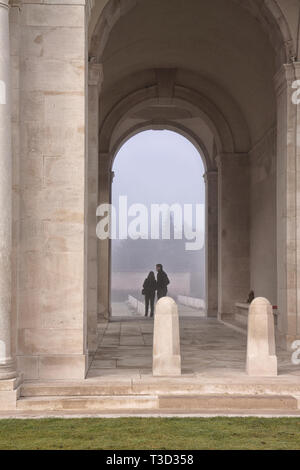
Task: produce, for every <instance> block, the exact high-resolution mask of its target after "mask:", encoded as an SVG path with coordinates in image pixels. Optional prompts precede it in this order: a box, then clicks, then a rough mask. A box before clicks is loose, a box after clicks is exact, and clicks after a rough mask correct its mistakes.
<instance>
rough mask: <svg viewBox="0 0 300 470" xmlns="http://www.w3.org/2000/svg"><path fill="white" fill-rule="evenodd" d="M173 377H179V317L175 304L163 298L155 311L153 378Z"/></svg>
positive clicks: (171, 300)
mask: <svg viewBox="0 0 300 470" xmlns="http://www.w3.org/2000/svg"><path fill="white" fill-rule="evenodd" d="M174 375H181V355H180V335H179V315H178V308H177V305H176V302H175V301H174V300H173V299H171V298H170V297H163V298H162V299H160V300H159V301H158V302H157V304H156V309H155V317H154V336H153V376H154V377H159V376H164V377H168V376H174Z"/></svg>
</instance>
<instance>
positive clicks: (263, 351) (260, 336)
mask: <svg viewBox="0 0 300 470" xmlns="http://www.w3.org/2000/svg"><path fill="white" fill-rule="evenodd" d="M246 371H247V374H248V375H251V376H259V377H275V376H277V356H276V347H275V328H274V316H273V310H272V305H271V304H270V302H269V301H268V300H267V299H264V298H263V297H258V298H257V299H254V300H253V302H252V303H251V305H250V308H249V316H248V341H247V368H246Z"/></svg>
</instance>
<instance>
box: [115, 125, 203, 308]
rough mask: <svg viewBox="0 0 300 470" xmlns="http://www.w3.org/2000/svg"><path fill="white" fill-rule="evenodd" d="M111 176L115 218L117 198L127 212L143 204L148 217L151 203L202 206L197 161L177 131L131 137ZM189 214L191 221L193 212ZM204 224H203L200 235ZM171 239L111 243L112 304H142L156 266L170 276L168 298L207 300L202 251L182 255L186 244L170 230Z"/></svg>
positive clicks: (201, 174)
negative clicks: (130, 301)
mask: <svg viewBox="0 0 300 470" xmlns="http://www.w3.org/2000/svg"><path fill="white" fill-rule="evenodd" d="M113 171H114V173H115V176H114V180H113V185H112V203H113V205H114V207H115V208H116V210H117V217H118V207H119V197H120V196H127V198H128V207H130V205H131V204H136V203H138V204H144V205H145V206H147V208H148V211H149V214H151V209H150V208H151V204H169V205H172V204H175V203H177V204H180V205H181V206H182V207H183V205H184V204H193V205H195V204H205V182H204V179H203V175H204V172H205V170H204V166H203V162H202V159H201V156H200V155H199V153H198V151H197V149H196V148H195V147H194V146H193V145H192V143H191V142H190V141H189V140H187V139H186V138H185V137H183V136H181V135H180V134H177V133H175V132H172V131H167V130H164V131H144V132H141V133H139V134H137V135H135V136H134V137H132V138H131V139H129V140H128V141H127V142H126V143H125V144H124V145H123V146H122V147H121V149H120V151H119V152H118V154H117V155H116V158H115V161H114V165H113ZM193 213H194V219H195V210H193ZM149 217H150V215H149ZM131 220H133V218H130V217H129V218H128V221H129V222H130V221H131ZM171 220H172V222H173V219H172V217H171ZM172 222H171V225H172ZM204 224H205V222H204V220H203V233H205V226H204ZM149 227H150V218H149ZM192 228H195V226H194V225H193V227H192ZM149 232H150V228H149ZM117 233H118V232H117ZM171 234H172V236H171V240H162V239H160V240H151V239H150V233H149V240H141V239H139V240H131V239H128V240H112V242H111V243H112V260H111V262H112V279H111V289H112V290H111V301H112V304H113V303H114V302H124V301H126V300H127V298H128V295H132V296H134V297H137V298H139V299H141V300H142V299H143V297H142V296H141V290H142V285H143V282H144V280H145V278H146V277H147V275H148V273H149V271H154V272H155V265H156V264H157V263H161V264H163V266H164V269H165V271H166V272H167V273H168V275H169V278H170V281H171V283H170V286H169V295H170V296H171V297H174V298H176V296H177V295H179V294H181V295H189V296H191V297H197V298H201V299H205V247H203V248H202V249H201V250H198V251H186V249H185V245H186V242H187V241H188V240H186V239H185V237H183V240H174V237H173V229H172V227H171ZM112 313H114V312H112Z"/></svg>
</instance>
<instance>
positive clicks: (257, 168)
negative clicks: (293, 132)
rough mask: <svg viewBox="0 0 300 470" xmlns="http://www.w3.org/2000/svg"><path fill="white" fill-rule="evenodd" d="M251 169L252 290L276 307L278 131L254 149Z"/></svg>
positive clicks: (270, 132) (251, 156)
mask: <svg viewBox="0 0 300 470" xmlns="http://www.w3.org/2000/svg"><path fill="white" fill-rule="evenodd" d="M250 167H251V168H250V174H251V178H250V193H251V196H250V205H251V224H250V227H251V229H250V252H251V257H250V272H251V289H253V290H254V292H255V296H256V297H265V298H267V299H268V300H269V301H270V302H271V303H272V305H277V259H276V256H277V255H276V129H274V128H272V129H271V130H270V131H269V132H268V133H267V134H266V136H265V138H264V139H263V140H262V141H261V142H259V143H258V145H256V146H255V147H254V148H253V150H252V151H251V153H250Z"/></svg>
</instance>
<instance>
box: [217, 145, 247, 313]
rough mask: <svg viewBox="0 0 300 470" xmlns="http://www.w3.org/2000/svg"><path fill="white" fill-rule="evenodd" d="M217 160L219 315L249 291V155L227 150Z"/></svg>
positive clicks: (244, 297)
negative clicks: (227, 151)
mask: <svg viewBox="0 0 300 470" xmlns="http://www.w3.org/2000/svg"><path fill="white" fill-rule="evenodd" d="M217 163H218V179H219V185H218V198H219V203H218V211H219V227H218V230H219V236H218V245H219V250H218V316H219V318H220V317H221V316H222V315H224V314H232V313H233V312H234V306H235V303H236V302H242V301H245V299H246V298H247V295H248V293H249V290H250V236H249V228H250V227H249V225H250V224H249V218H250V216H249V214H250V207H249V206H250V205H249V200H250V196H249V184H250V173H249V158H248V155H247V154H244V153H242V154H238V153H233V154H228V153H224V154H221V155H219V156H218V157H217Z"/></svg>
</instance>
